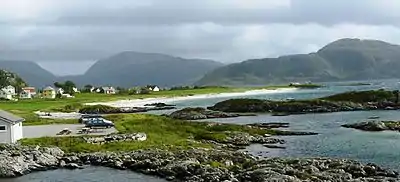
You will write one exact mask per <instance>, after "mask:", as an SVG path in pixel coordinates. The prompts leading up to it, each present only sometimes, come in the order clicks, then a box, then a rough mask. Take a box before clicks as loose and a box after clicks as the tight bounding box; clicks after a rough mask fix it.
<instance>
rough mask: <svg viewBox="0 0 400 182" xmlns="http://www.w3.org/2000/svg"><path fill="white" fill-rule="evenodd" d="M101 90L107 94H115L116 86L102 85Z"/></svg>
mask: <svg viewBox="0 0 400 182" xmlns="http://www.w3.org/2000/svg"><path fill="white" fill-rule="evenodd" d="M101 90H102V92H103V93H105V94H115V93H116V91H115V88H114V87H101Z"/></svg>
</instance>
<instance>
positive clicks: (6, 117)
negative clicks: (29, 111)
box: [0, 110, 25, 143]
mask: <svg viewBox="0 0 400 182" xmlns="http://www.w3.org/2000/svg"><path fill="white" fill-rule="evenodd" d="M23 121H25V119H24V118H21V117H18V116H15V115H13V114H11V113H8V112H6V111H3V110H0V143H16V142H17V141H18V140H19V139H22V138H23V133H22V122H23Z"/></svg>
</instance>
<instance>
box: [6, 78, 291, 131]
mask: <svg viewBox="0 0 400 182" xmlns="http://www.w3.org/2000/svg"><path fill="white" fill-rule="evenodd" d="M284 87H287V86H266V87H247V88H233V87H206V88H202V89H188V90H172V91H160V92H152V93H149V94H139V95H129V94H115V95H106V94H97V93H81V94H76V95H75V98H65V99H31V100H20V101H17V102H15V101H0V108H1V109H3V110H6V111H9V112H11V113H13V114H16V115H18V116H21V117H23V118H25V120H26V121H25V122H24V125H39V124H42V125H43V124H56V123H72V121H70V120H69V121H68V120H50V119H41V118H39V117H38V116H37V115H36V114H34V113H33V112H35V111H56V112H72V111H77V110H79V109H80V108H81V107H82V104H84V103H90V102H106V101H115V100H123V99H144V98H156V97H178V96H188V95H198V94H210V93H226V92H245V91H248V90H254V89H277V88H284Z"/></svg>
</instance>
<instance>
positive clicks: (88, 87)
mask: <svg viewBox="0 0 400 182" xmlns="http://www.w3.org/2000/svg"><path fill="white" fill-rule="evenodd" d="M92 88H93V85H90V84H87V85H85V86H84V87H83V91H84V92H90V89H92Z"/></svg>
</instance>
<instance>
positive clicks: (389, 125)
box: [342, 121, 400, 131]
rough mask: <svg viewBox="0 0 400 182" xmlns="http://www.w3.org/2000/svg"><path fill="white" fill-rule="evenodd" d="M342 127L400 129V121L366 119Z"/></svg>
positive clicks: (373, 129)
mask: <svg viewBox="0 0 400 182" xmlns="http://www.w3.org/2000/svg"><path fill="white" fill-rule="evenodd" d="M342 127H345V128H354V129H359V130H364V131H384V130H392V131H400V121H364V122H360V123H353V124H344V125H342Z"/></svg>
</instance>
